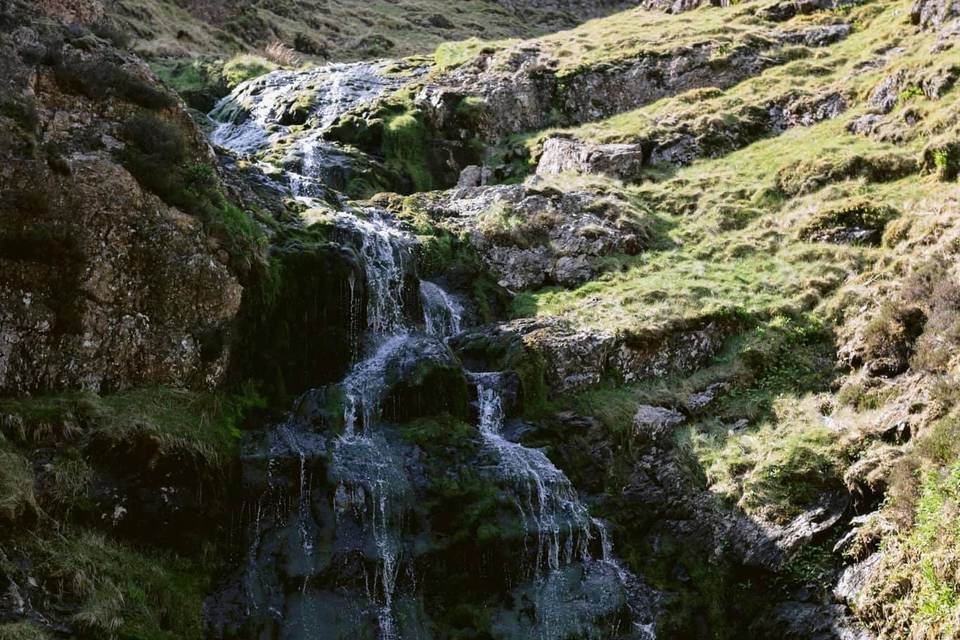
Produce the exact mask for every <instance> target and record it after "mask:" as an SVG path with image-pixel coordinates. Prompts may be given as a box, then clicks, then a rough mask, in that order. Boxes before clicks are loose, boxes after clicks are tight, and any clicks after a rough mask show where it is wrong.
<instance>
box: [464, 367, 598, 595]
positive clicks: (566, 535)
mask: <svg viewBox="0 0 960 640" xmlns="http://www.w3.org/2000/svg"><path fill="white" fill-rule="evenodd" d="M472 377H473V379H474V382H475V383H476V385H477V396H478V401H479V410H480V425H479V428H480V435H481V436H482V438H483V441H484V443H485V445H486V446H488V447H489V448H490V449H492V450H493V451H494V452H495V453H496V456H497V458H498V460H499V467H498V469H497V473H498V475H499V476H500V477H501V478H503V479H505V480H507V481H508V482H510V483H511V484H512V485H513V486H514V488H515V489H516V490H517V492H518V503H517V507H518V509H519V510H520V515H521V518H522V519H523V521H524V523H525V525H528V526H530V527H531V528H532V529H533V530H534V533H535V534H536V536H537V553H536V556H535V561H534V563H535V564H534V570H535V573H536V574H537V575H539V576H541V577H542V576H543V575H544V574H545V573H546V572H549V571H556V570H558V569H559V568H560V566H561V564H570V563H571V562H573V561H574V560H585V559H589V557H590V541H591V540H592V537H593V534H592V531H591V529H592V521H591V519H590V516H589V514H588V512H587V509H586V507H585V506H584V505H583V504H581V503H580V501H579V499H578V498H577V493H576V490H574V488H573V485H572V484H570V480H569V479H568V478H567V476H566V475H565V474H564V473H563V472H562V471H560V470H559V469H557V467H556V466H555V465H554V464H553V463H552V462H550V459H549V458H548V457H547V456H546V455H544V453H543V452H542V451H540V450H538V449H530V448H527V447H524V446H523V445H521V444H517V443H515V442H510V441H509V440H507V439H506V438H504V437H503V434H502V431H503V400H502V397H501V392H500V388H499V387H500V382H501V374H496V373H481V374H474V375H473V376H472Z"/></svg>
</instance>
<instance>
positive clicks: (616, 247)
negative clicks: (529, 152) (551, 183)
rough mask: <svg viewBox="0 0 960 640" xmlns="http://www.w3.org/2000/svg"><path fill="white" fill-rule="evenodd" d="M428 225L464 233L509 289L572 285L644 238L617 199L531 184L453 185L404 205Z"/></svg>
mask: <svg viewBox="0 0 960 640" xmlns="http://www.w3.org/2000/svg"><path fill="white" fill-rule="evenodd" d="M405 206H407V207H410V208H412V209H414V210H416V211H418V212H421V213H423V214H425V215H427V216H428V217H429V219H430V220H431V221H433V223H434V224H436V225H438V226H440V227H442V228H445V229H448V230H450V231H453V232H454V233H456V234H463V235H465V236H466V238H467V239H468V241H469V243H470V244H471V245H472V246H473V247H474V248H475V249H476V251H477V252H478V253H479V254H480V257H481V258H482V259H483V261H484V263H485V265H486V267H487V268H488V269H489V270H490V271H491V272H492V274H493V275H494V277H495V278H497V279H498V280H499V282H500V284H501V286H504V287H506V288H508V289H513V290H519V289H526V288H532V287H539V286H543V285H548V284H557V285H562V286H575V285H578V284H581V283H583V282H585V281H587V280H588V279H590V278H591V277H592V276H593V275H594V274H596V273H597V271H598V269H599V263H600V260H601V259H602V258H603V257H605V256H611V255H616V254H626V255H636V254H638V253H640V252H641V251H642V250H643V249H644V248H645V247H646V246H647V244H648V243H649V242H650V240H651V230H650V226H649V223H648V221H647V220H646V218H645V217H644V216H643V215H642V214H640V213H639V212H637V211H636V210H635V209H633V208H632V207H631V205H630V204H629V203H628V202H626V201H624V200H622V199H620V198H610V197H602V196H597V195H595V194H589V193H586V192H577V191H573V192H560V191H556V190H553V189H547V188H544V189H540V188H537V187H536V186H521V185H515V186H497V187H478V188H463V189H454V190H451V191H447V192H442V193H431V194H422V195H417V196H414V197H413V198H412V199H410V200H408V201H407V202H406V203H405Z"/></svg>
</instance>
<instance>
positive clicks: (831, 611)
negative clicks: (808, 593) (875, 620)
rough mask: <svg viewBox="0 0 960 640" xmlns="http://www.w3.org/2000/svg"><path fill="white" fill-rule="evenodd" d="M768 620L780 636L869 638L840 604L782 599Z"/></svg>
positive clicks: (820, 639)
mask: <svg viewBox="0 0 960 640" xmlns="http://www.w3.org/2000/svg"><path fill="white" fill-rule="evenodd" d="M769 623H771V624H772V625H774V626H775V628H776V630H777V633H778V637H781V638H784V640H873V635H872V634H871V633H870V632H868V631H866V630H865V629H862V628H860V627H859V626H858V625H857V624H856V622H855V621H854V620H853V619H852V618H851V616H850V615H849V613H848V611H847V610H846V608H845V607H843V606H842V605H823V604H814V603H807V602H793V601H788V602H782V603H780V604H779V605H777V607H776V608H775V609H774V613H773V619H772V620H770V621H769Z"/></svg>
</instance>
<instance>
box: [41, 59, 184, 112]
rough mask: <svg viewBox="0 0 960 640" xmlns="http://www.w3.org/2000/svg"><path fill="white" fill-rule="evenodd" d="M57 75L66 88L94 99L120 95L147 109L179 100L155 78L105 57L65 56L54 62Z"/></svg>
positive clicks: (168, 104) (121, 97) (171, 104)
mask: <svg viewBox="0 0 960 640" xmlns="http://www.w3.org/2000/svg"><path fill="white" fill-rule="evenodd" d="M54 77H55V78H56V80H57V84H59V85H60V86H61V87H62V88H63V89H64V91H68V92H70V93H75V94H79V95H82V96H86V97H87V98H90V99H92V100H103V99H105V98H109V97H111V96H116V97H118V98H120V99H122V100H126V101H127V102H132V103H133V104H136V105H139V106H141V107H144V108H145V109H165V108H168V107H172V106H173V105H174V104H175V100H174V99H173V98H172V97H171V96H170V95H169V94H168V93H166V92H165V91H163V90H162V89H159V88H158V87H156V86H155V85H153V84H152V83H151V82H149V81H147V80H144V79H142V78H140V77H138V76H136V75H135V74H133V73H131V72H129V71H127V70H126V69H124V68H123V67H120V66H117V65H116V64H114V63H112V62H109V61H106V60H103V59H98V58H88V59H61V60H60V61H59V62H58V63H57V64H56V65H55V66H54Z"/></svg>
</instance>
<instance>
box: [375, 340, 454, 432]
mask: <svg viewBox="0 0 960 640" xmlns="http://www.w3.org/2000/svg"><path fill="white" fill-rule="evenodd" d="M385 364H386V370H385V372H384V374H385V376H386V389H387V390H386V394H385V396H384V399H383V402H382V410H383V417H384V418H385V419H387V420H391V421H398V422H406V421H409V420H413V419H415V418H418V417H423V416H435V415H439V414H443V413H446V414H449V415H452V416H458V417H463V418H465V417H466V416H467V414H468V412H469V403H468V400H467V398H468V393H467V381H466V378H465V377H464V374H463V371H462V369H461V366H460V363H459V362H457V360H456V359H455V358H454V357H453V354H452V353H451V352H450V350H449V349H448V348H447V347H446V345H444V344H443V343H441V342H439V341H438V340H436V339H434V338H428V337H423V338H419V337H418V338H411V339H410V340H409V341H407V342H406V344H404V346H403V348H402V349H401V350H399V351H398V352H397V353H396V354H395V355H394V356H393V357H392V358H390V359H389V360H388V361H387V362H386V363H385Z"/></svg>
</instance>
